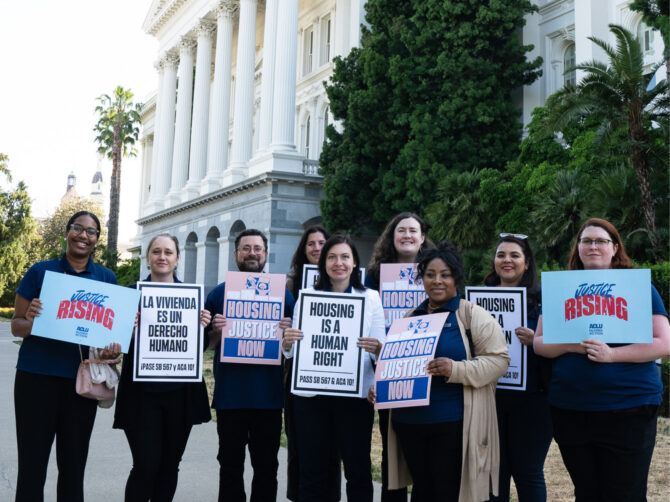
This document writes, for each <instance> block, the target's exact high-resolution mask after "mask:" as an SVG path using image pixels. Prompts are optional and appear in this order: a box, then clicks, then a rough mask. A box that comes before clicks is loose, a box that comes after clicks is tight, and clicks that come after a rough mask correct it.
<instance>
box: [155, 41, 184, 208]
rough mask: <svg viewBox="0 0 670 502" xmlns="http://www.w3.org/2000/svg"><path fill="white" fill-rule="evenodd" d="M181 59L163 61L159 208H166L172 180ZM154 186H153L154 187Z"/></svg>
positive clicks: (165, 59) (157, 179)
mask: <svg viewBox="0 0 670 502" xmlns="http://www.w3.org/2000/svg"><path fill="white" fill-rule="evenodd" d="M178 61H179V58H177V57H176V56H174V55H172V54H168V55H166V56H165V58H164V60H163V99H162V102H161V114H160V147H159V150H158V152H157V156H158V160H157V162H156V166H157V168H158V169H157V170H158V173H157V174H158V176H157V178H156V182H157V183H156V185H155V187H156V189H155V190H154V194H155V196H156V199H157V200H156V201H155V202H157V206H158V205H159V204H160V206H161V207H163V206H164V202H163V199H164V196H165V194H167V191H168V189H169V187H170V180H171V179H172V149H173V146H174V118H175V115H174V114H175V102H176V98H177V62H178ZM153 186H154V185H152V187H153Z"/></svg>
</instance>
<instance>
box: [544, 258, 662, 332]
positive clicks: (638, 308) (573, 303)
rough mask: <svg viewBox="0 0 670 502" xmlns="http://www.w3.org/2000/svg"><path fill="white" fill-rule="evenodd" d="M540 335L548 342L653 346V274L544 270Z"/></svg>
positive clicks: (646, 272)
mask: <svg viewBox="0 0 670 502" xmlns="http://www.w3.org/2000/svg"><path fill="white" fill-rule="evenodd" d="M542 331H543V334H542V336H543V341H544V343H581V342H582V341H584V340H587V339H591V338H592V339H596V340H600V341H602V342H605V343H651V342H652V341H653V331H652V321H651V272H650V271H649V269H630V270H625V269H606V270H571V271H566V272H542Z"/></svg>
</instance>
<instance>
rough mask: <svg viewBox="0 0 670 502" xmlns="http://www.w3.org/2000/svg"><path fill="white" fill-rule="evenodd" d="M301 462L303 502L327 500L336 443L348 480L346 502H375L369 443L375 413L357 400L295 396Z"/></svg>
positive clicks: (301, 493)
mask: <svg viewBox="0 0 670 502" xmlns="http://www.w3.org/2000/svg"><path fill="white" fill-rule="evenodd" d="M294 411H295V422H296V432H297V437H298V451H299V458H300V485H299V497H300V502H323V501H324V500H327V497H328V494H327V489H326V487H327V481H328V479H329V474H330V465H331V464H330V460H331V457H330V454H329V445H330V444H331V443H332V441H333V438H335V440H336V441H337V445H338V449H339V453H340V457H341V458H342V462H343V463H344V476H345V478H346V480H347V502H372V476H371V474H370V467H371V466H370V443H371V438H372V424H373V421H374V410H373V408H372V406H371V405H370V403H368V402H367V400H365V399H359V398H355V397H333V396H315V397H299V396H295V399H294Z"/></svg>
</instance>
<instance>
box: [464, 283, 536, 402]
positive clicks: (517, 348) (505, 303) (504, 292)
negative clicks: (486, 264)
mask: <svg viewBox="0 0 670 502" xmlns="http://www.w3.org/2000/svg"><path fill="white" fill-rule="evenodd" d="M465 294H466V296H467V299H468V300H470V301H471V302H472V303H474V304H475V305H479V306H480V307H482V308H483V309H484V310H486V311H487V312H488V313H489V314H491V315H492V316H493V318H494V319H495V320H496V321H498V324H500V327H501V328H502V330H503V334H504V335H505V341H506V342H507V350H508V352H509V356H510V363H509V367H508V368H507V373H505V374H504V375H503V376H501V377H500V379H499V380H498V385H497V387H498V388H499V389H511V390H526V378H527V376H528V374H527V368H528V364H527V362H528V353H527V349H526V346H525V345H524V344H523V343H521V340H519V337H518V336H516V334H515V333H514V330H515V329H516V328H518V327H519V326H528V324H527V322H528V312H527V309H528V307H527V301H526V288H503V287H500V288H498V287H491V288H486V287H467V288H465Z"/></svg>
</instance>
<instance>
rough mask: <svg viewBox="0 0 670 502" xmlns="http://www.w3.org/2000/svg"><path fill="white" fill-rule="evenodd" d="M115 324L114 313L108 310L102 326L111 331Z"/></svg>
mask: <svg viewBox="0 0 670 502" xmlns="http://www.w3.org/2000/svg"><path fill="white" fill-rule="evenodd" d="M103 309H104V307H103ZM113 324H114V311H113V310H112V309H106V310H105V316H104V318H103V319H102V325H103V326H104V327H105V328H107V329H108V330H110V331H111V330H112V325H113Z"/></svg>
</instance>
